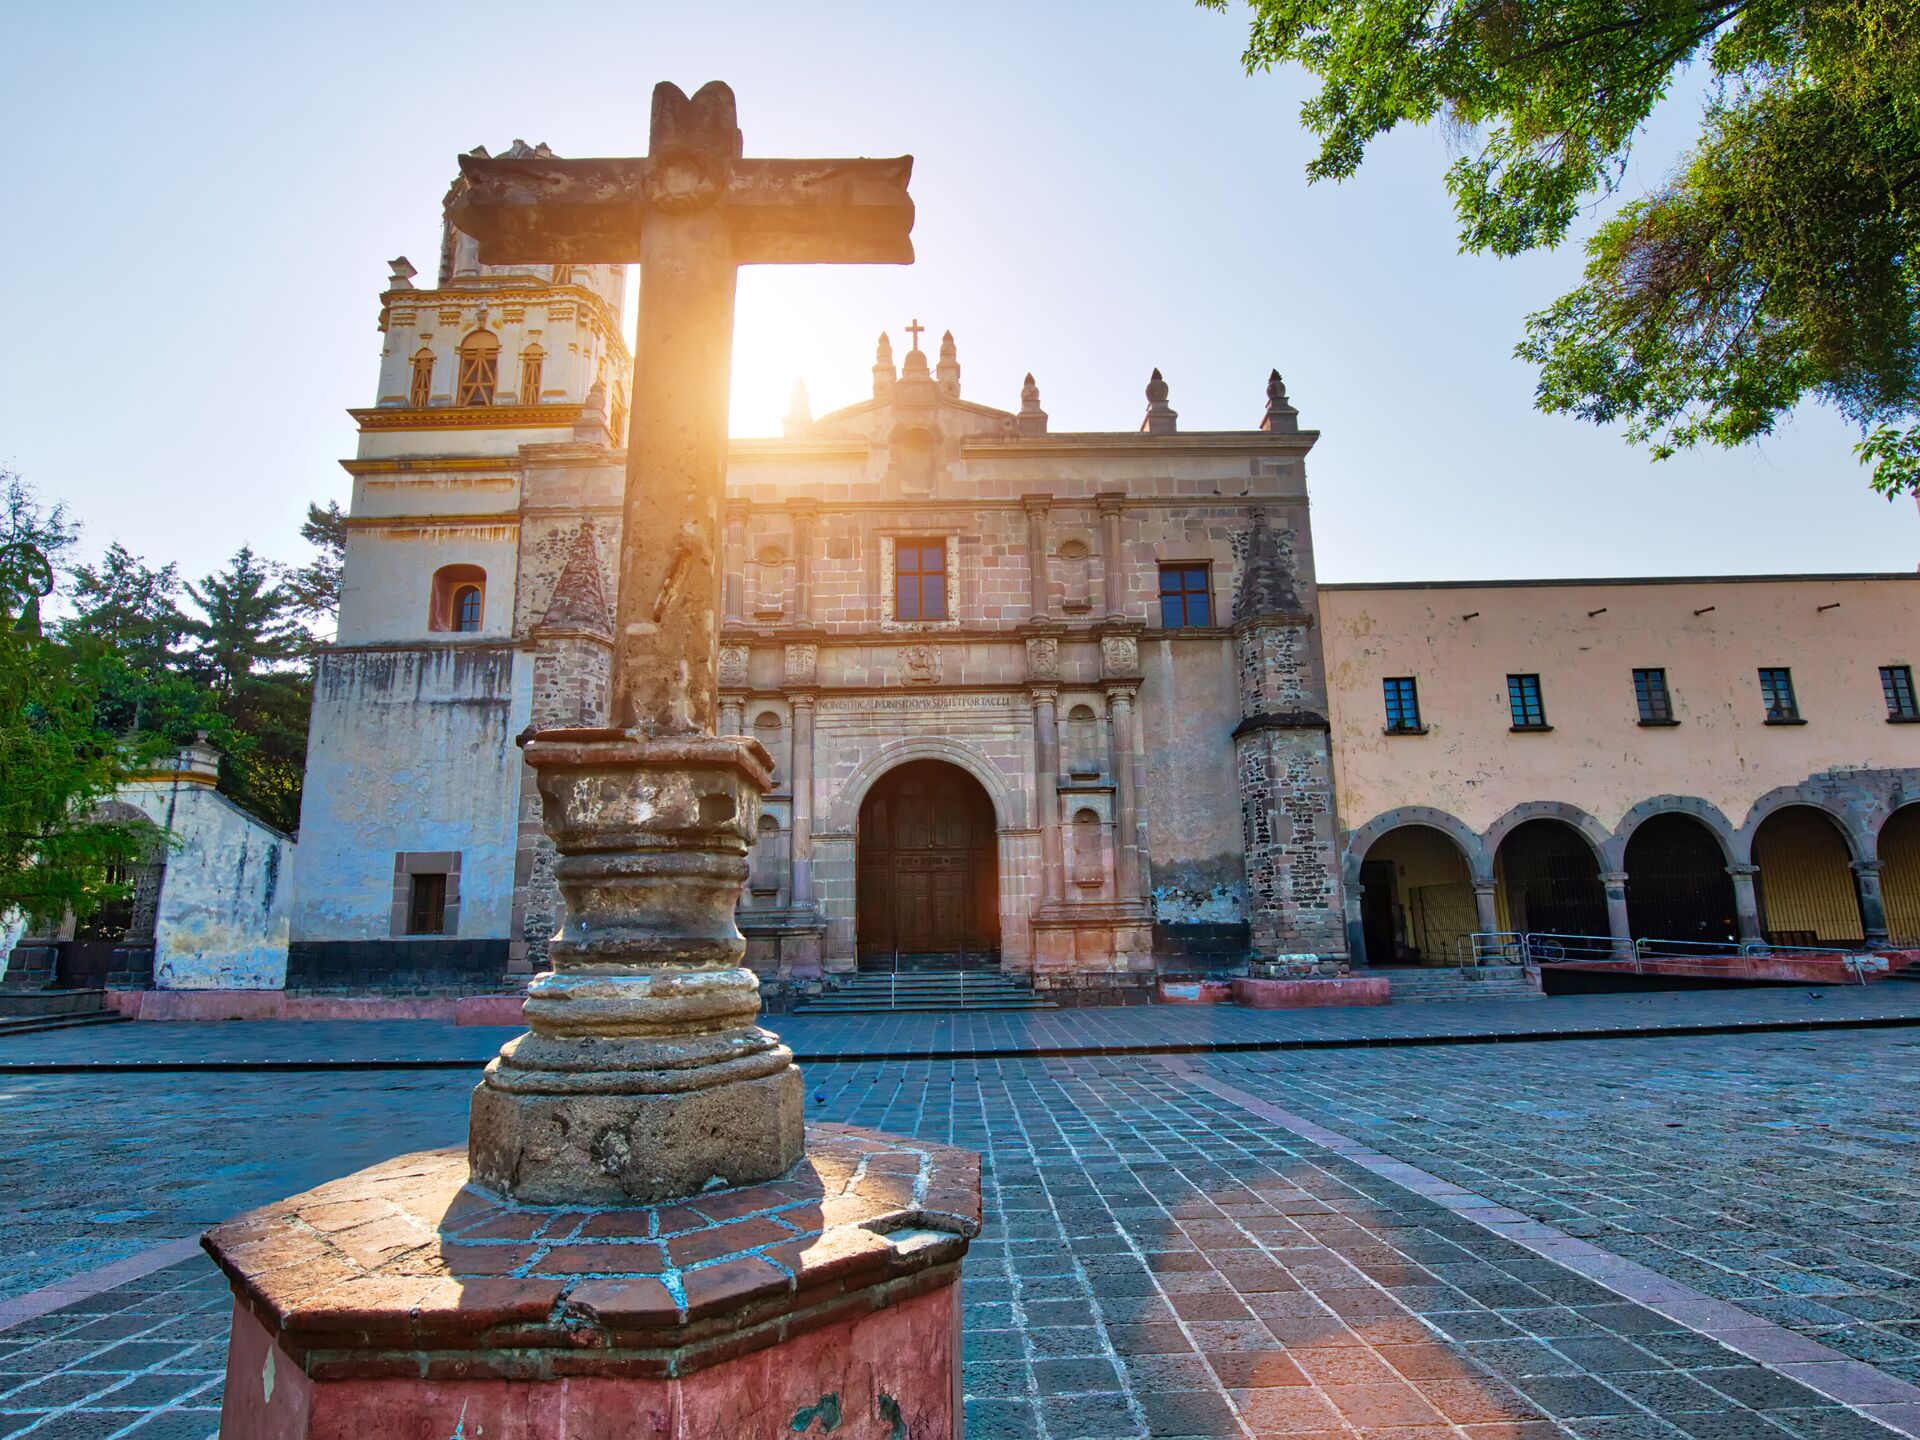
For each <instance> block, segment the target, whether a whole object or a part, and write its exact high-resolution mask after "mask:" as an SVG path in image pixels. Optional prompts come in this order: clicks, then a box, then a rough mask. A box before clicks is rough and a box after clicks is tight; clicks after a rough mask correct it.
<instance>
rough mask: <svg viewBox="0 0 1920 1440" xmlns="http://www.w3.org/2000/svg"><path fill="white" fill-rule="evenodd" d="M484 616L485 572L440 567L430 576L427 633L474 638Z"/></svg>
mask: <svg viewBox="0 0 1920 1440" xmlns="http://www.w3.org/2000/svg"><path fill="white" fill-rule="evenodd" d="M486 614H487V572H486V571H484V570H482V569H481V568H480V567H479V566H478V565H442V566H441V567H440V568H439V569H438V570H436V571H434V572H433V597H432V599H431V600H430V601H429V602H428V606H427V628H428V629H429V630H441V631H447V630H451V631H454V632H456V633H465V634H469V635H470V634H474V633H475V632H477V631H478V630H479V629H480V626H481V624H482V623H483V622H484V621H485V619H486Z"/></svg>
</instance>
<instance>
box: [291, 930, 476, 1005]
mask: <svg viewBox="0 0 1920 1440" xmlns="http://www.w3.org/2000/svg"><path fill="white" fill-rule="evenodd" d="M506 975H507V941H506V939H505V938H504V937H503V938H501V939H498V940H296V941H294V942H293V944H292V945H290V946H288V947H287V989H288V990H289V991H315V990H322V991H336V992H338V991H351V992H353V993H355V994H363V995H364V994H383V993H386V994H391V993H401V992H407V991H415V992H417V991H433V992H438V993H446V992H448V991H459V992H467V991H473V992H480V991H488V990H498V989H501V988H502V987H503V986H504V985H505V983H506Z"/></svg>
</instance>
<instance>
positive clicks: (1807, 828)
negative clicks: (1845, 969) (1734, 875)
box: [1752, 803, 1866, 948]
mask: <svg viewBox="0 0 1920 1440" xmlns="http://www.w3.org/2000/svg"><path fill="white" fill-rule="evenodd" d="M1752 845H1753V863H1754V864H1755V865H1756V866H1757V867H1759V869H1758V874H1757V875H1756V876H1755V877H1754V880H1755V886H1756V888H1757V889H1758V892H1759V900H1760V923H1761V926H1762V928H1763V930H1764V932H1765V934H1766V938H1767V940H1768V941H1769V942H1770V943H1771V944H1774V945H1779V946H1789V947H1809V948H1811V947H1824V946H1828V945H1837V946H1844V947H1847V948H1857V947H1859V946H1861V945H1864V944H1865V943H1866V920H1865V917H1864V916H1863V914H1862V912H1861V907H1860V892H1859V889H1858V887H1857V881H1856V879H1855V875H1854V869H1853V862H1854V860H1855V858H1856V856H1855V853H1854V845H1853V836H1852V835H1851V833H1850V832H1849V831H1848V830H1847V827H1846V825H1845V823H1844V822H1843V821H1842V820H1841V819H1840V818H1839V817H1838V816H1836V815H1834V814H1833V813H1832V812H1831V811H1828V810H1826V809H1825V808H1823V807H1821V806H1818V805H1808V804H1805V803H1789V804H1785V805H1779V806H1776V807H1774V808H1772V809H1770V810H1768V811H1767V813H1766V816H1765V818H1763V819H1762V820H1761V821H1760V822H1759V823H1758V824H1757V825H1755V826H1754V827H1753V839H1752Z"/></svg>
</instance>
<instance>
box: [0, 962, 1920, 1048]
mask: <svg viewBox="0 0 1920 1440" xmlns="http://www.w3.org/2000/svg"><path fill="white" fill-rule="evenodd" d="M1860 1020H1869V1021H1874V1022H1876V1023H1883V1024H1884V1023H1903V1022H1908V1021H1911V1022H1914V1023H1916V1024H1920V983H1912V982H1904V981H1889V982H1883V983H1880V984H1876V985H1869V986H1835V987H1817V988H1800V987H1794V988H1782V989H1753V990H1720V991H1667V992H1659V993H1653V994H1645V995H1563V996H1556V997H1554V998H1553V999H1551V1000H1545V1001H1543V1000H1540V999H1538V998H1535V999H1531V1000H1505V1001H1502V1000H1459V1001H1451V1000H1449V1001H1435V1002H1429V1003H1424V1004H1406V1005H1376V1006H1345V1007H1336V1008H1332V1009H1325V1010H1243V1009H1241V1008H1239V1007H1238V1006H1233V1005H1205V1006H1183V1005H1139V1006H1129V1007H1124V1008H1117V1009H1060V1010H1019V1011H965V1012H959V1013H948V1014H920V1013H912V1012H902V1013H898V1014H885V1015H775V1016H769V1017H767V1023H768V1024H769V1025H770V1026H771V1027H772V1028H774V1029H775V1030H778V1031H779V1032H780V1035H781V1038H782V1039H784V1040H785V1041H786V1042H787V1043H788V1045H790V1046H791V1047H792V1049H793V1052H794V1054H795V1056H796V1057H797V1058H798V1059H800V1060H802V1061H807V1060H827V1059H843V1058H850V1057H860V1056H875V1057H886V1058H892V1057H899V1058H914V1057H925V1058H929V1059H932V1058H954V1057H972V1056H978V1055H984V1054H1005V1055H1017V1054H1033V1053H1036V1052H1038V1053H1100V1052H1102V1051H1112V1050H1139V1051H1151V1052H1166V1051H1170V1050H1175V1049H1206V1048H1209V1047H1219V1046H1287V1045H1330V1046H1344V1045H1367V1044H1402V1043H1410V1042H1425V1041H1432V1040H1440V1041H1457V1040H1461V1039H1467V1040H1472V1039H1479V1038H1489V1037H1492V1038H1498V1039H1509V1038H1521V1037H1526V1036H1537V1035H1556V1034H1565V1033H1569V1032H1572V1033H1576V1034H1578V1033H1599V1032H1609V1033H1632V1032H1634V1031H1637V1030H1647V1029H1656V1028H1658V1029H1668V1028H1676V1027H1679V1028H1688V1027H1715V1026H1718V1027H1725V1026H1773V1025H1832V1024H1844V1023H1849V1022H1857V1021H1860ZM518 1033H519V1031H517V1030H514V1029H511V1028H503V1027H498V1026H472V1027H464V1028H463V1027H456V1026H453V1025H449V1024H445V1023H442V1022H437V1021H418V1020H315V1021H293V1022H275V1021H248V1020H229V1021H219V1022H212V1023H205V1024H169V1023H160V1022H154V1021H141V1022H133V1023H128V1024H120V1025H102V1026H89V1027H85V1028H79V1029H69V1030H50V1031H42V1032H39V1033H36V1034H31V1035H16V1036H0V1068H4V1067H7V1066H28V1067H31V1066H36V1065H49V1064H66V1065H83V1064H100V1065H137V1064H199V1063H217V1064H250V1063H259V1064H308V1063H318V1064H349V1063H351V1064H378V1063H381V1062H388V1061H408V1062H447V1063H449V1064H455V1065H458V1064H464V1063H473V1064H476V1065H477V1064H479V1063H482V1062H484V1061H486V1060H489V1059H491V1058H492V1057H493V1056H494V1055H495V1054H496V1053H498V1051H499V1049H500V1046H501V1045H502V1044H503V1043H504V1042H505V1041H507V1040H509V1039H511V1038H512V1037H513V1036H514V1035H516V1034H518Z"/></svg>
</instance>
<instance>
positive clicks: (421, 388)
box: [407, 348, 433, 410]
mask: <svg viewBox="0 0 1920 1440" xmlns="http://www.w3.org/2000/svg"><path fill="white" fill-rule="evenodd" d="M432 398H433V351H431V350H427V349H424V348H423V349H420V350H417V351H415V352H414V356H413V375H412V378H411V380H410V381H409V383H408V385H407V404H409V405H411V406H412V407H413V408H414V409H416V410H424V409H426V408H427V402H428V401H429V400H431V399H432Z"/></svg>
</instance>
